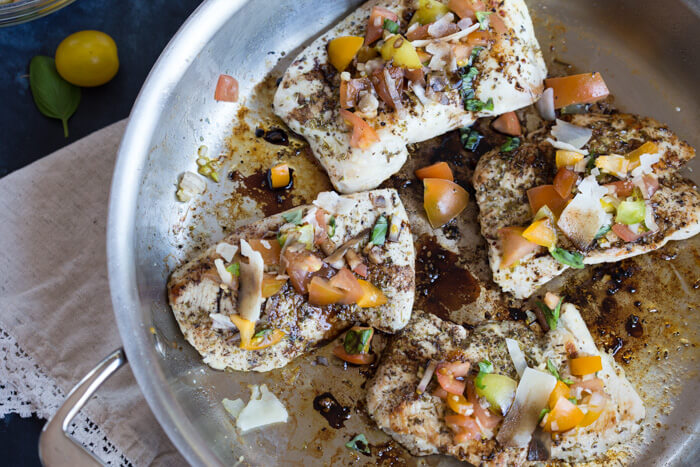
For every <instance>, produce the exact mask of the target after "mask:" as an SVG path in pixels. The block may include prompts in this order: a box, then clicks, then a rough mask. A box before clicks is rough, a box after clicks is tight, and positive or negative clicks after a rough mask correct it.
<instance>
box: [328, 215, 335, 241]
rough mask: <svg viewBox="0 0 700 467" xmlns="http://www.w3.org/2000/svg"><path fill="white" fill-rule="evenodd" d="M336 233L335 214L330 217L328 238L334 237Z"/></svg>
mask: <svg viewBox="0 0 700 467" xmlns="http://www.w3.org/2000/svg"><path fill="white" fill-rule="evenodd" d="M334 235H335V216H331V218H330V219H328V238H333V236H334Z"/></svg>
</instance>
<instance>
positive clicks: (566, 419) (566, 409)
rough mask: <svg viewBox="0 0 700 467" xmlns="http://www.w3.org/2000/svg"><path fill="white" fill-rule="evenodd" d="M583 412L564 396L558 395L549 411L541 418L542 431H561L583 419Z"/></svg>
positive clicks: (569, 428)
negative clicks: (542, 423)
mask: <svg viewBox="0 0 700 467" xmlns="http://www.w3.org/2000/svg"><path fill="white" fill-rule="evenodd" d="M583 418H584V414H583V412H582V411H581V409H579V408H578V407H576V405H575V404H573V403H572V402H571V401H570V400H568V399H567V398H566V397H560V398H559V400H557V403H556V404H555V405H554V408H553V409H552V411H551V412H549V413H548V414H547V415H545V418H544V419H543V422H544V425H543V429H544V431H549V432H556V433H563V432H565V431H569V430H571V429H572V428H575V427H576V425H578V424H579V423H581V422H582V421H583Z"/></svg>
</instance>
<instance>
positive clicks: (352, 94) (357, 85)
mask: <svg viewBox="0 0 700 467" xmlns="http://www.w3.org/2000/svg"><path fill="white" fill-rule="evenodd" d="M370 86H372V83H371V82H370V80H369V78H353V79H350V80H341V81H340V108H342V109H350V108H352V107H355V106H356V105H357V103H358V100H357V98H358V97H359V95H360V91H364V90H366V89H369V88H370Z"/></svg>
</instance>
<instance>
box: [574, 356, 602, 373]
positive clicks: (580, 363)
mask: <svg viewBox="0 0 700 467" xmlns="http://www.w3.org/2000/svg"><path fill="white" fill-rule="evenodd" d="M569 368H570V369H571V374H572V375H575V376H583V375H590V374H592V373H595V372H596V371H600V370H602V369H603V362H602V360H601V358H600V355H593V356H588V357H578V358H572V359H571V360H569Z"/></svg>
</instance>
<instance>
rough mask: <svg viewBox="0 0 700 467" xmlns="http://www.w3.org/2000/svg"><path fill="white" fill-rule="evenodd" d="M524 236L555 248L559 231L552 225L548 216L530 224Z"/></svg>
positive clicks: (541, 244)
mask: <svg viewBox="0 0 700 467" xmlns="http://www.w3.org/2000/svg"><path fill="white" fill-rule="evenodd" d="M523 237H525V239H526V240H528V241H530V242H532V243H536V244H537V245H540V246H543V247H546V248H553V247H554V246H555V245H556V244H557V232H556V230H554V227H553V226H552V221H551V219H549V218H547V217H545V218H544V219H540V220H538V221H535V222H533V223H532V224H530V226H529V227H528V228H527V229H525V231H524V232H523Z"/></svg>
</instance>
